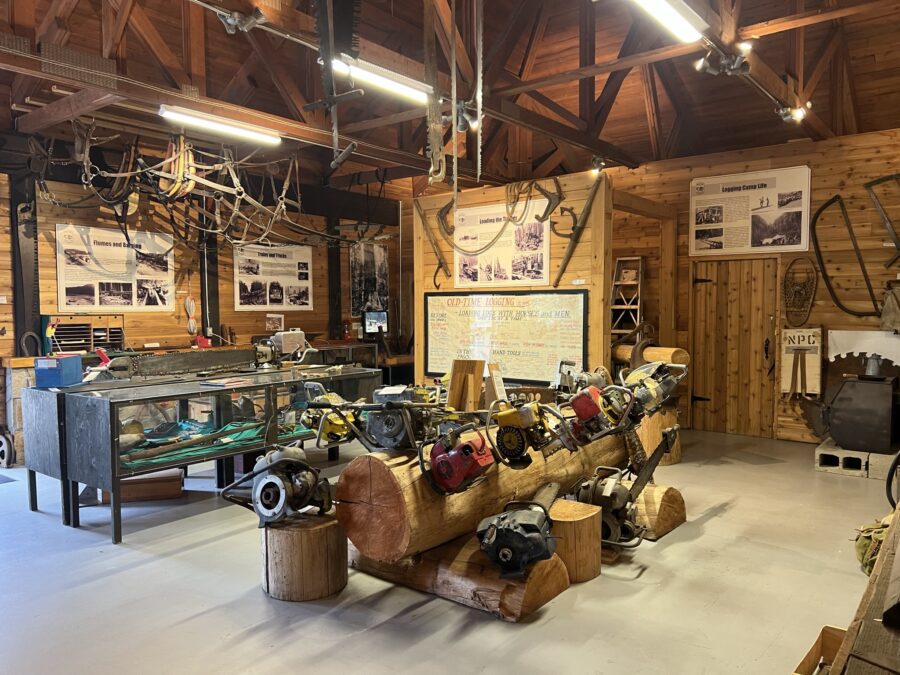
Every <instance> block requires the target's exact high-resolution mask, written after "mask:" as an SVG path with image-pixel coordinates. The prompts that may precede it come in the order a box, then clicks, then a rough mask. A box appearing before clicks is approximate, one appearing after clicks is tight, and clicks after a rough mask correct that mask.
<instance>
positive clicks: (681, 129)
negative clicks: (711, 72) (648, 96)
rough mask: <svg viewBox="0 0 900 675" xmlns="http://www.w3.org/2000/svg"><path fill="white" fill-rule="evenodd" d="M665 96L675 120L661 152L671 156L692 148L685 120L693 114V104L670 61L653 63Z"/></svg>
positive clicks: (690, 134) (689, 129) (691, 131)
mask: <svg viewBox="0 0 900 675" xmlns="http://www.w3.org/2000/svg"><path fill="white" fill-rule="evenodd" d="M653 68H654V70H655V71H656V74H657V76H658V77H659V81H660V83H661V84H662V86H663V91H665V93H666V96H667V97H668V99H669V101H670V102H671V103H672V107H673V108H674V110H675V122H674V124H673V125H672V129H671V130H670V131H669V135H668V137H667V138H666V145H665V148H664V149H663V154H664V156H665V157H666V158H669V157H673V156H675V155H677V154H679V152H681V151H683V150H685V149H688V150H690V149H692V148H693V130H692V128H691V126H690V125H689V124H688V122H687V120H689V119H691V118H692V116H693V110H694V105H693V102H692V101H691V100H690V98H689V97H688V95H687V89H686V87H685V86H684V82H683V81H682V79H681V75H680V74H679V73H678V69H677V68H676V67H675V64H674V63H672V62H671V61H662V62H660V63H656V64H654V65H653Z"/></svg>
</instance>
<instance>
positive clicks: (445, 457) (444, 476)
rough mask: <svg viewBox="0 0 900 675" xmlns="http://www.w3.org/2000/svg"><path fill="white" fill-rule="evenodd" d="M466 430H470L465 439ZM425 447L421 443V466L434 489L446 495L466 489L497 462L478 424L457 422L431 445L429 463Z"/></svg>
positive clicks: (423, 473)
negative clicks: (458, 423) (427, 463)
mask: <svg viewBox="0 0 900 675" xmlns="http://www.w3.org/2000/svg"><path fill="white" fill-rule="evenodd" d="M466 432H471V434H470V435H469V436H468V437H467V439H466V440H465V441H463V440H461V437H462V435H463V434H464V433H466ZM424 447H425V446H424V445H420V446H419V452H418V456H419V469H420V470H421V471H422V475H423V476H425V478H426V479H427V480H428V484H429V485H431V487H432V489H434V491H435V492H437V493H438V494H441V495H445V496H446V495H451V494H456V493H459V492H465V491H466V490H468V489H469V488H470V487H472V485H474V484H475V482H476V480H477V479H478V478H479V477H480V476H481V475H483V474H484V473H485V472H486V471H487V470H488V469H489V468H491V466H493V464H494V455H493V454H492V453H491V451H490V448H489V447H488V445H487V442H486V441H485V440H484V436H483V435H482V434H481V432H480V431H477V430H476V426H475V424H466V425H463V426H455V427H453V428H452V429H451V430H450V431H448V432H447V433H445V434H444V435H443V436H441V438H439V439H438V440H437V442H436V443H435V444H434V445H432V446H431V453H430V455H429V466H426V464H425V453H424Z"/></svg>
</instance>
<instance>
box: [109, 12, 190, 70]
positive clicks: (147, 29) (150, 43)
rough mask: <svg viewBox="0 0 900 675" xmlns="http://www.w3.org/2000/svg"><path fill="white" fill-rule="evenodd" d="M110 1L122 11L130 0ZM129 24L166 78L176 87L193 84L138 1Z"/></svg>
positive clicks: (129, 18)
mask: <svg viewBox="0 0 900 675" xmlns="http://www.w3.org/2000/svg"><path fill="white" fill-rule="evenodd" d="M110 2H112V4H113V7H115V8H116V10H118V11H119V12H121V11H122V9H123V8H124V7H125V4H126V3H127V2H128V0H110ZM128 25H129V26H130V27H131V28H132V30H134V32H135V33H136V34H137V36H138V37H139V38H140V39H141V42H143V43H144V44H145V45H146V46H147V49H148V50H150V54H151V55H152V56H153V58H154V59H156V62H157V63H158V64H159V67H160V68H161V69H162V71H163V73H164V74H165V76H166V78H167V79H168V80H169V81H170V82H171V83H172V84H174V85H175V86H176V87H184V86H189V85H190V84H191V78H189V77H188V76H187V73H185V72H184V68H182V66H181V63H180V62H179V60H178V57H177V56H175V54H174V53H173V52H172V50H171V49H170V48H169V44H168V43H167V42H166V41H165V39H164V38H163V36H162V35H160V34H159V31H158V30H156V25H155V24H154V23H153V20H152V19H151V18H150V17H149V16H147V13H146V12H145V11H144V10H143V8H142V7H141V6H140V5H139V4H138V3H136V2H135V3H134V6H133V7H132V8H131V14H130V15H129V16H128Z"/></svg>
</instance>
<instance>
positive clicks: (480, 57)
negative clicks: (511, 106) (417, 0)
mask: <svg viewBox="0 0 900 675" xmlns="http://www.w3.org/2000/svg"><path fill="white" fill-rule="evenodd" d="M475 61H476V65H475V67H476V72H475V120H476V121H477V122H478V128H477V129H476V130H475V136H476V142H477V144H478V152H477V153H476V158H475V181H476V182H478V183H480V182H481V154H482V146H483V136H482V133H483V132H482V127H483V126H484V125H483V124H482V119H481V118H482V116H483V115H484V0H475Z"/></svg>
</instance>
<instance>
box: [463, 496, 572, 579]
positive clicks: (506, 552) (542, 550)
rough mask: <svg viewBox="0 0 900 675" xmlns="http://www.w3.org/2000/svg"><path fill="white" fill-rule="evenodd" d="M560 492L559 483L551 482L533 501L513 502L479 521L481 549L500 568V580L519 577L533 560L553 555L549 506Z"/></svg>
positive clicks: (551, 522)
mask: <svg viewBox="0 0 900 675" xmlns="http://www.w3.org/2000/svg"><path fill="white" fill-rule="evenodd" d="M558 494H559V483H548V484H547V485H545V486H544V487H542V488H541V489H540V490H538V491H537V494H535V496H534V499H532V500H531V501H530V502H510V503H509V504H507V505H506V510H504V511H503V513H500V514H497V515H496V516H491V517H490V518H485V519H484V520H482V521H481V523H479V525H478V529H477V530H476V532H475V534H476V535H477V536H478V541H479V542H481V550H482V551H484V552H485V553H486V554H487V556H488V558H490V559H491V560H492V561H493V562H494V563H495V564H496V565H497V566H498V567H500V569H501V571H502V573H501V574H500V578H501V579H505V578H511V577H520V576H522V575H523V574H525V568H526V567H527V566H528V565H529V564H530V563H532V562H536V561H538V560H547V559H548V558H550V556H552V555H553V552H554V551H555V550H556V540H555V539H553V538H552V537H551V536H550V528H551V527H552V525H553V521H552V520H551V519H550V506H551V505H552V504H553V501H554V500H555V499H556V496H557V495H558ZM511 507H514V508H511Z"/></svg>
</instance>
